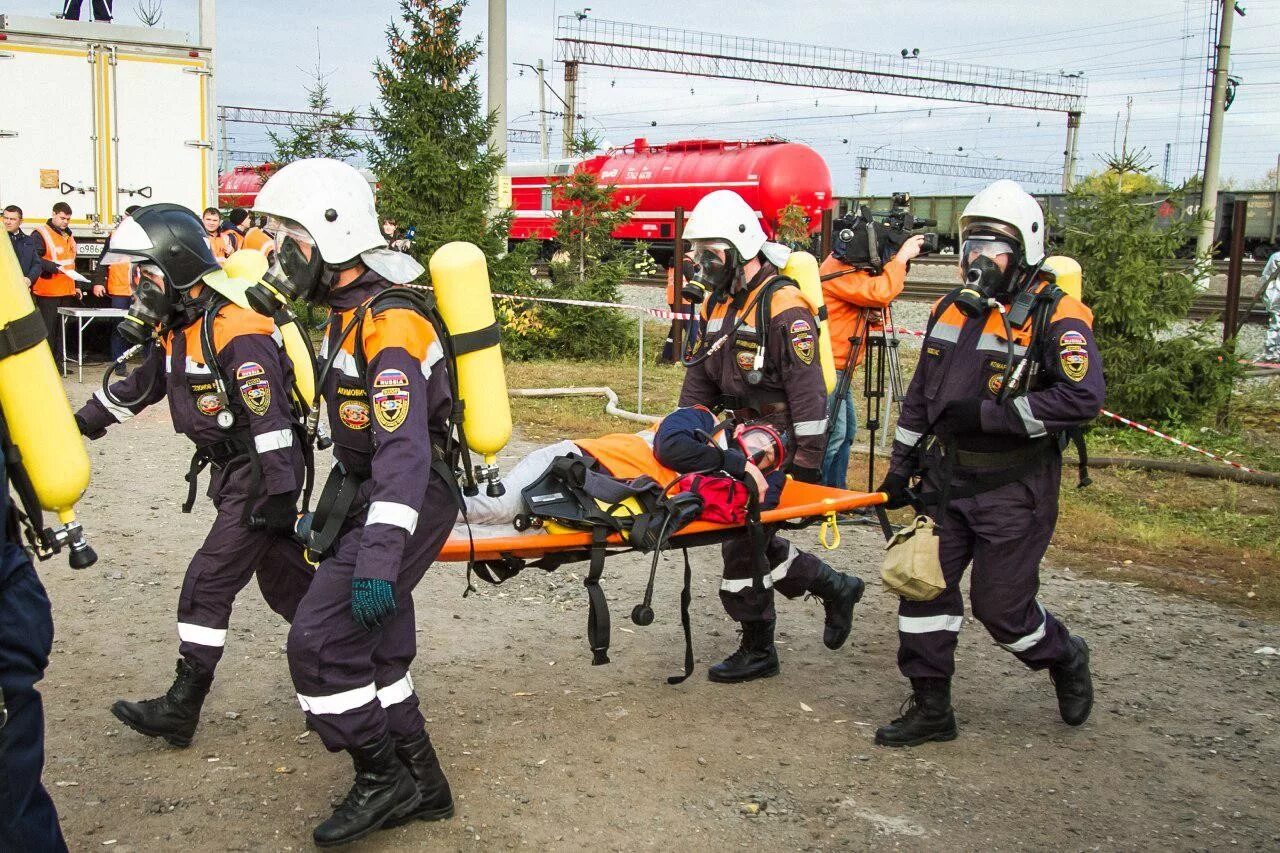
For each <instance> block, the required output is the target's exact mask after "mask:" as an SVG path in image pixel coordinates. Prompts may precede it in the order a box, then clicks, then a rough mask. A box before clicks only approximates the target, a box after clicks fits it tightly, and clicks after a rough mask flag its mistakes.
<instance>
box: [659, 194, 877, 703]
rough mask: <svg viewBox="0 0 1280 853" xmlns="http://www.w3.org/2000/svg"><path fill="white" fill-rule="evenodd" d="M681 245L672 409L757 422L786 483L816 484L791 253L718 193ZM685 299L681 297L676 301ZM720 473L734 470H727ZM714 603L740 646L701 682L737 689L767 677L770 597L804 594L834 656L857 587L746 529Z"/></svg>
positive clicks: (774, 493) (805, 342)
mask: <svg viewBox="0 0 1280 853" xmlns="http://www.w3.org/2000/svg"><path fill="white" fill-rule="evenodd" d="M684 238H685V240H687V241H688V243H689V251H688V253H687V254H686V255H685V259H684V264H685V279H686V280H687V281H689V282H690V283H691V285H692V286H693V287H694V288H696V289H697V291H695V293H694V295H695V296H703V297H704V298H703V300H702V301H703V305H702V308H701V319H702V323H703V327H704V328H703V333H702V335H701V338H700V339H697V338H694V339H693V340H692V342H691V344H690V346H689V347H688V351H686V353H685V354H684V357H683V360H684V363H685V365H686V367H687V368H688V370H687V372H686V374H685V381H684V386H683V388H681V391H680V405H681V406H706V407H707V408H709V409H712V410H713V411H716V412H723V411H732V412H733V414H734V416H736V417H737V418H739V419H743V420H763V421H765V422H767V423H769V424H770V425H772V426H773V427H774V428H775V429H776V430H777V431H778V432H779V433H780V434H781V435H784V436H788V437H789V438H790V439H791V441H792V442H793V443H794V446H795V451H794V455H793V456H792V458H791V460H790V465H789V470H790V473H791V475H792V476H793V477H795V478H796V479H798V480H803V481H805V482H810V483H816V482H818V478H819V471H818V469H819V467H820V466H821V464H822V454H823V448H824V446H825V441H826V428H827V418H826V396H827V395H826V386H825V385H824V384H823V379H822V366H821V363H820V362H819V361H818V358H817V354H818V327H817V320H816V317H815V314H814V311H815V308H814V306H811V305H810V304H809V303H808V302H806V301H805V299H804V297H803V296H802V295H801V293H800V289H799V288H798V287H797V286H796V283H795V282H793V281H791V280H790V279H787V278H783V277H782V276H781V275H780V274H779V272H778V271H779V269H781V268H782V266H783V265H785V264H786V261H787V257H788V255H789V254H790V250H789V249H787V248H786V247H785V246H782V245H780V244H778V243H771V242H769V241H768V239H767V237H766V235H765V232H764V229H763V228H761V226H760V218H759V216H758V214H756V213H755V211H753V210H752V209H751V207H750V205H748V204H747V203H746V202H745V201H743V199H742V197H741V196H739V195H738V194H737V193H735V192H732V191H730V190H717V191H716V192H713V193H711V194H709V195H707V196H706V197H704V198H703V199H702V200H701V201H699V202H698V204H697V206H696V207H694V209H693V212H692V213H691V214H690V215H689V220H688V222H687V223H686V224H685V228H684ZM686 293H688V292H686ZM729 473H731V474H733V473H735V472H732V471H731V472H729ZM785 474H786V472H785V471H781V470H780V471H775V472H773V473H772V474H771V475H770V476H769V478H768V479H769V483H770V489H769V491H768V493H767V495H766V498H765V500H764V502H763V506H764V507H765V508H768V507H769V506H772V505H773V504H776V502H777V500H778V495H779V493H780V491H781V488H782V484H783V481H784V479H785ZM723 554H724V580H723V581H722V583H721V584H720V600H721V602H722V603H723V604H724V607H725V610H726V611H727V612H728V613H729V615H730V616H731V617H732V618H733V619H734V620H735V621H737V622H740V623H741V624H742V643H741V646H740V647H739V648H738V650H737V651H736V652H734V653H733V654H732V655H730V656H729V657H728V658H727V659H726V660H725V661H723V662H721V663H718V664H716V665H715V666H713V667H711V670H710V672H709V673H708V676H709V677H710V679H711V680H712V681H719V682H739V681H749V680H751V679H755V678H765V677H769V676H772V675H776V674H777V673H778V653H777V649H776V648H775V647H774V643H773V633H774V624H775V612H774V606H773V590H774V589H775V588H776V589H778V590H779V591H780V592H782V594H783V595H785V596H787V597H788V598H795V597H797V596H800V595H804V594H805V593H810V594H813V595H815V596H817V597H819V598H821V599H822V602H823V606H824V608H825V610H826V625H825V630H824V632H823V641H824V643H825V644H826V645H827V647H828V648H831V649H838V648H840V647H841V646H842V645H844V642H845V640H846V639H847V638H848V636H849V631H850V629H851V627H852V621H853V606H854V604H856V603H857V602H858V600H859V599H860V598H861V597H862V591H863V584H862V581H861V580H859V579H858V578H856V577H853V576H851V575H844V574H841V573H840V572H836V571H833V570H832V569H831V567H830V566H828V565H827V564H826V563H823V562H822V561H821V560H819V559H818V558H817V557H815V556H813V555H811V554H807V553H804V552H802V551H799V550H797V549H796V548H795V546H793V545H791V544H789V543H788V542H787V541H786V540H785V539H782V538H781V537H779V536H773V535H769V536H768V537H767V539H766V538H765V533H764V532H763V530H761V529H760V528H759V527H757V526H754V525H749V526H748V530H747V531H746V532H744V533H743V535H742V536H741V537H740V538H738V539H733V540H731V541H729V542H726V543H725V545H724V547H723Z"/></svg>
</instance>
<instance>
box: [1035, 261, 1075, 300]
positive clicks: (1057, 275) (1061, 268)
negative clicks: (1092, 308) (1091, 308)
mask: <svg viewBox="0 0 1280 853" xmlns="http://www.w3.org/2000/svg"><path fill="white" fill-rule="evenodd" d="M1044 269H1046V270H1048V271H1049V272H1051V273H1053V279H1054V283H1055V284H1057V285H1058V287H1060V288H1062V292H1063V293H1065V294H1067V295H1068V296H1070V297H1073V298H1075V299H1076V300H1078V301H1080V302H1083V301H1084V273H1083V272H1082V271H1081V270H1080V263H1079V261H1077V260H1076V259H1075V258H1068V257H1067V256H1066V255H1054V256H1053V257H1051V258H1046V259H1045V262H1044Z"/></svg>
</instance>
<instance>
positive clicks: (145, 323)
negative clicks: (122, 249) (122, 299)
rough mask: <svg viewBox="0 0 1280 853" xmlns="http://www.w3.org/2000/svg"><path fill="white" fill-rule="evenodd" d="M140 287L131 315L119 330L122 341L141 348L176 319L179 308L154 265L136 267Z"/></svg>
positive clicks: (129, 314) (131, 304)
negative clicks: (161, 328) (163, 327)
mask: <svg viewBox="0 0 1280 853" xmlns="http://www.w3.org/2000/svg"><path fill="white" fill-rule="evenodd" d="M134 275H135V276H136V278H137V284H136V286H135V288H134V294H133V302H131V303H130V304H129V311H128V313H127V314H125V317H124V319H123V320H121V321H120V323H119V325H117V326H116V331H117V332H119V333H120V337H122V338H124V339H125V340H126V341H128V342H129V343H130V344H134V345H141V344H145V343H146V342H147V341H149V340H151V339H152V338H153V337H154V336H155V334H156V332H157V331H159V329H160V327H161V326H164V325H167V324H170V323H172V322H173V320H174V319H175V318H176V317H177V315H178V313H179V310H180V304H179V303H178V302H175V300H174V299H173V298H172V297H171V296H170V294H169V289H168V287H166V286H165V283H164V273H163V272H161V271H160V268H159V267H158V266H156V265H155V264H137V265H136V266H134Z"/></svg>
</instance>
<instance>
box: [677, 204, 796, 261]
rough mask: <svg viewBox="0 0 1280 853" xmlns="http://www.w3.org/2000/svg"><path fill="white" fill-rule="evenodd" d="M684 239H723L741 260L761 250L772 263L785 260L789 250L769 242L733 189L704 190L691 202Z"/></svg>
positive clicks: (749, 258) (754, 217)
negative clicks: (693, 203) (692, 205)
mask: <svg viewBox="0 0 1280 853" xmlns="http://www.w3.org/2000/svg"><path fill="white" fill-rule="evenodd" d="M684 239H685V240H727V241H728V242H729V243H730V244H731V245H732V246H733V247H734V248H735V249H737V250H738V256H739V257H740V258H741V259H742V261H743V262H744V263H745V262H747V261H749V260H751V259H753V258H755V257H756V256H757V255H759V254H761V253H763V254H764V256H765V258H767V259H768V260H769V262H770V263H772V264H773V265H774V266H776V267H779V268H781V267H782V266H784V265H785V264H786V263H787V258H788V257H789V256H790V255H791V250H790V249H788V248H787V247H786V246H783V245H782V244H781V243H771V242H769V239H768V237H766V236H765V233H764V228H762V227H761V226H760V217H759V216H757V215H756V212H755V211H754V210H752V209H751V205H749V204H747V203H746V201H745V200H743V198H742V196H740V195H738V194H737V193H736V192H734V191H733V190H716V191H715V192H712V193H708V194H707V195H705V196H703V197H702V199H701V200H700V201H699V202H698V203H697V204H696V205H694V208H693V211H692V212H690V214H689V219H688V220H687V221H686V222H685V224H684Z"/></svg>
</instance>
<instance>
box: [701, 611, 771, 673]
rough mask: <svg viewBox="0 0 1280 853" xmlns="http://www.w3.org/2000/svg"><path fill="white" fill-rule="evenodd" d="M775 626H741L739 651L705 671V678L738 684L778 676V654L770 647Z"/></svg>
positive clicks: (746, 624)
mask: <svg viewBox="0 0 1280 853" xmlns="http://www.w3.org/2000/svg"><path fill="white" fill-rule="evenodd" d="M774 624H775V623H774V622H772V621H770V622H743V623H742V644H741V645H740V646H738V650H737V651H736V652H734V653H733V654H731V655H729V657H727V658H725V659H724V660H723V661H721V662H720V663H718V664H716V665H715V666H713V667H711V669H709V670H707V678H709V679H711V680H712V681H718V682H720V683H721V684H737V683H738V682H740V681H753V680H754V679H757V678H772V677H773V676H775V675H777V674H778V650H777V649H776V648H775V647H774V645H773V626H774Z"/></svg>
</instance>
